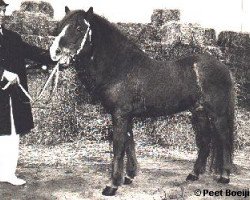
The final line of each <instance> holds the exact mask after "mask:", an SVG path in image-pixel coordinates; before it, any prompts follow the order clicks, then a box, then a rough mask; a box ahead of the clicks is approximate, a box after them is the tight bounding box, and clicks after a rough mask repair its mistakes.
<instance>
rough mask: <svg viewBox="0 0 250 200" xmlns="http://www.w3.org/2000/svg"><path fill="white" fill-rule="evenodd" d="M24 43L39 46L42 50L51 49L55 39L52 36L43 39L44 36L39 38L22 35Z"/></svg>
mask: <svg viewBox="0 0 250 200" xmlns="http://www.w3.org/2000/svg"><path fill="white" fill-rule="evenodd" d="M21 36H22V39H23V41H25V42H27V43H29V44H31V45H34V46H38V47H40V48H42V49H49V47H50V46H51V44H52V42H53V40H54V37H52V36H48V37H42V36H37V35H21Z"/></svg>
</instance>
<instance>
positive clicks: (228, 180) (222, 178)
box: [217, 177, 230, 184]
mask: <svg viewBox="0 0 250 200" xmlns="http://www.w3.org/2000/svg"><path fill="white" fill-rule="evenodd" d="M217 182H218V183H222V184H228V183H229V182H230V179H229V178H224V177H220V178H219V179H218V180H217Z"/></svg>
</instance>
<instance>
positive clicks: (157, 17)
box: [151, 9, 180, 27]
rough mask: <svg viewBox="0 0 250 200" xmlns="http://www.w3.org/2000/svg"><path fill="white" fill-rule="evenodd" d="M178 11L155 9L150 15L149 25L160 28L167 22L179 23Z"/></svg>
mask: <svg viewBox="0 0 250 200" xmlns="http://www.w3.org/2000/svg"><path fill="white" fill-rule="evenodd" d="M179 20H180V10H169V9H155V10H154V11H153V14H152V15H151V23H152V24H153V25H154V26H156V27H159V26H162V25H163V24H165V23H167V22H169V21H179Z"/></svg>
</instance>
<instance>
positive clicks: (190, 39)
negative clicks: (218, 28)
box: [160, 22, 216, 47]
mask: <svg viewBox="0 0 250 200" xmlns="http://www.w3.org/2000/svg"><path fill="white" fill-rule="evenodd" d="M160 34H161V36H162V38H161V41H162V43H164V44H165V45H174V44H177V43H183V44H187V45H194V46H201V47H204V46H206V45H214V44H215V43H216V42H215V38H216V37H215V31H214V30H213V29H205V28H202V27H201V26H200V25H198V24H191V23H189V24H183V23H180V22H168V23H165V24H164V25H163V26H162V27H161V29H160Z"/></svg>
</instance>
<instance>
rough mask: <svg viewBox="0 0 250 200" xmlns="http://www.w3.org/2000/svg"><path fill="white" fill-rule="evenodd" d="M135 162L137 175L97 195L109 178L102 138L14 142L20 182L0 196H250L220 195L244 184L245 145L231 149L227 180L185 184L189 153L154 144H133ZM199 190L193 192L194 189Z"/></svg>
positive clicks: (249, 164) (36, 199)
mask: <svg viewBox="0 0 250 200" xmlns="http://www.w3.org/2000/svg"><path fill="white" fill-rule="evenodd" d="M137 155H138V161H139V165H140V171H139V174H138V177H136V179H135V180H134V182H133V183H132V184H131V185H129V186H122V187H120V188H119V190H118V191H117V194H116V196H114V197H104V196H102V195H101V192H102V189H103V188H104V187H105V185H106V184H108V182H109V177H110V171H109V170H110V153H109V144H108V143H104V142H102V143H98V142H88V141H79V142H74V143H68V144H62V145H57V146H53V147H46V146H26V145H21V147H20V159H19V164H18V169H17V174H18V175H19V177H21V178H24V179H25V180H26V181H27V184H26V185H25V186H11V185H10V184H8V183H0V199H1V200H85V199H86V200H90V199H91V200H92V199H94V200H99V199H100V200H101V199H111V200H116V199H117V200H118V199H119V200H120V199H122V200H125V199H126V200H141V199H143V200H166V199H179V200H180V199H211V198H214V197H210V196H209V195H208V194H206V195H205V196H203V191H204V190H209V191H215V190H218V191H220V190H222V196H220V197H216V199H250V197H248V198H244V197H235V196H234V197H233V196H231V197H228V196H225V195H226V194H225V192H226V189H230V190H231V191H242V190H244V189H249V187H250V170H249V169H250V149H249V148H248V149H246V150H245V151H244V152H243V151H241V152H236V153H235V163H236V165H237V168H238V170H237V173H235V174H233V175H232V176H231V183H230V184H229V185H226V186H225V185H220V184H217V183H216V181H215V180H214V178H215V177H214V176H212V175H211V174H210V175H209V174H208V173H207V174H205V175H203V176H202V177H201V178H200V180H199V181H197V182H194V183H188V182H186V181H185V178H186V176H187V174H188V173H189V172H190V171H191V169H192V167H193V162H194V159H195V157H196V153H195V152H180V151H177V150H171V149H164V148H162V147H160V146H155V145H146V144H143V142H139V143H137ZM198 190H200V191H201V195H200V196H197V195H195V194H196V193H197V194H199V191H198Z"/></svg>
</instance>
